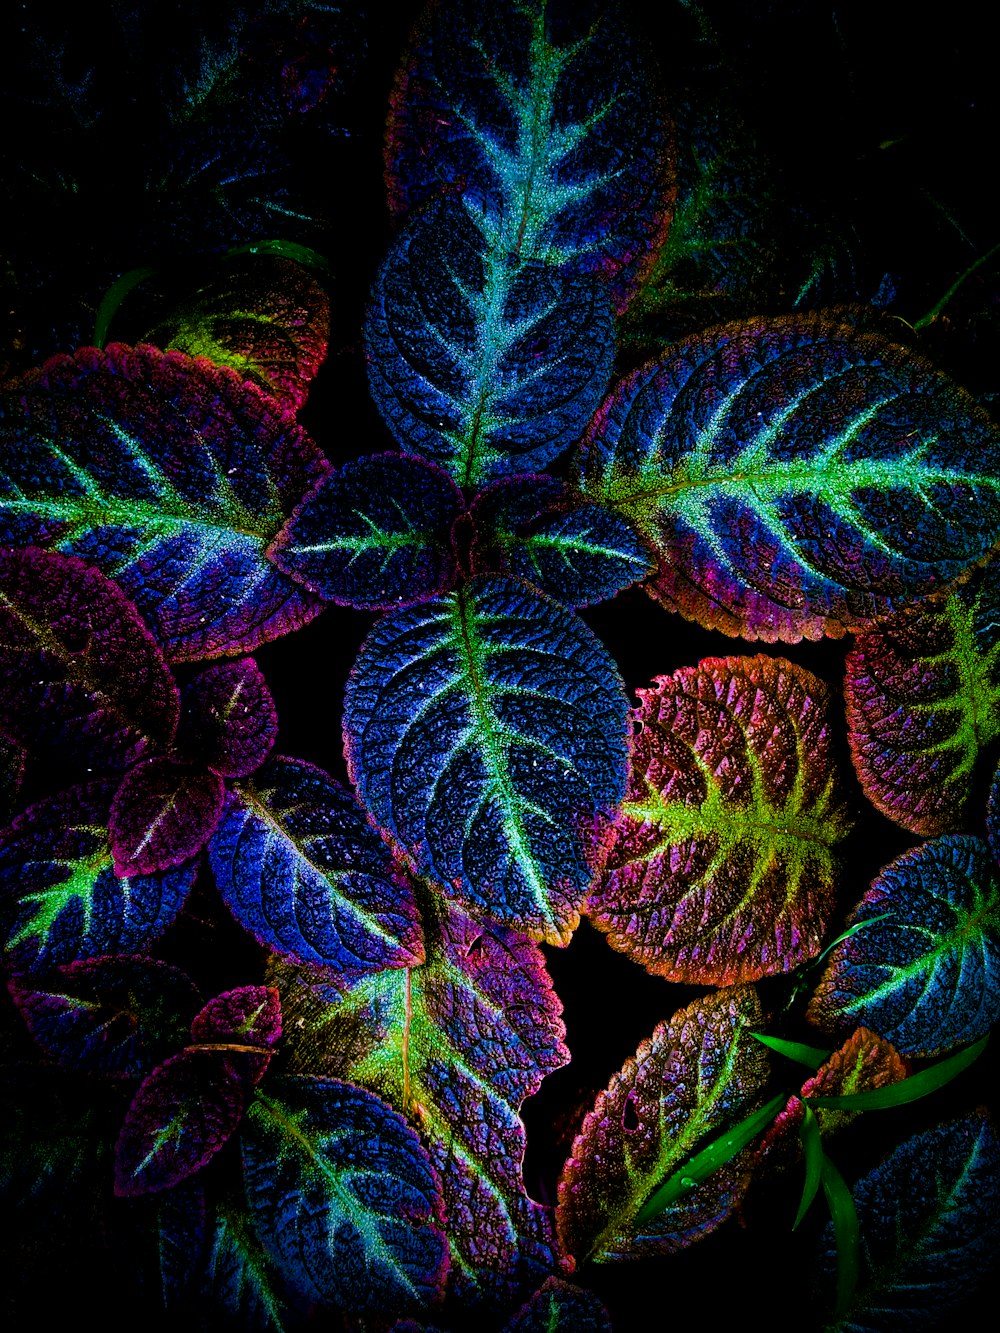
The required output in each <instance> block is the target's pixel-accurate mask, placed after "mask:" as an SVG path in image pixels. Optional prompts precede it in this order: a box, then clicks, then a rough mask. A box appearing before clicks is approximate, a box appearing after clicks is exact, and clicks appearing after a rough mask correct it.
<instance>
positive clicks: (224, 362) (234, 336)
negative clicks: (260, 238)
mask: <svg viewBox="0 0 1000 1333" xmlns="http://www.w3.org/2000/svg"><path fill="white" fill-rule="evenodd" d="M329 336H330V302H329V300H328V299H327V295H326V293H325V292H324V290H323V288H322V287H321V286H320V285H319V283H318V282H317V281H316V279H315V278H314V277H312V275H311V274H310V273H308V272H307V270H306V269H304V268H302V267H301V266H300V265H299V264H296V263H293V262H292V261H291V260H289V259H282V258H279V257H277V256H273V255H270V254H260V255H254V256H246V257H243V256H235V255H234V256H232V257H231V258H229V259H228V262H227V263H226V265H225V267H224V268H222V269H220V270H219V271H218V273H217V275H216V276H215V277H213V278H212V279H211V280H210V281H209V282H208V283H206V284H204V285H202V286H200V287H199V288H198V290H197V291H195V292H193V293H191V294H190V295H189V296H188V297H187V298H186V299H185V300H183V301H182V302H181V303H180V304H179V305H178V306H177V307H176V308H175V309H173V310H171V311H170V313H169V315H168V316H167V317H166V318H165V319H161V320H160V321H159V322H158V323H157V324H156V326H155V327H154V328H153V329H151V330H150V332H149V333H148V334H147V335H146V337H145V338H144V339H143V342H149V343H153V344H154V345H155V346H157V347H162V348H163V349H164V350H165V351H180V352H186V353H188V354H189V355H190V356H196V357H201V356H203V357H206V358H207V359H208V360H209V361H212V362H214V363H215V364H216V365H218V366H229V367H231V368H232V369H233V370H235V371H236V373H237V374H238V375H240V376H241V377H242V378H243V379H247V380H251V381H252V382H253V383H254V384H257V385H258V386H259V387H260V388H261V389H263V390H264V392H265V393H266V394H267V395H268V396H269V397H271V398H274V399H277V400H278V401H279V402H281V403H283V404H286V405H287V406H288V407H291V408H293V409H297V408H300V407H302V405H303V404H304V403H305V400H306V398H307V396H308V394H309V386H310V384H311V382H312V380H313V379H314V378H315V376H316V372H317V371H318V370H319V368H320V366H321V365H322V364H323V360H324V358H325V356H326V347H327V341H328V339H329Z"/></svg>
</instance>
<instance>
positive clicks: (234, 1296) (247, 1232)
mask: <svg viewBox="0 0 1000 1333" xmlns="http://www.w3.org/2000/svg"><path fill="white" fill-rule="evenodd" d="M176 1192H177V1191H176V1190H171V1192H170V1195H173V1194H175V1193H176ZM168 1197H170V1196H168ZM204 1270H205V1271H204V1273H203V1275H202V1280H201V1286H200V1291H199V1295H200V1297H201V1300H202V1302H203V1303H204V1304H206V1305H208V1306H209V1308H214V1309H215V1310H217V1311H220V1312H224V1313H225V1314H226V1315H228V1316H231V1317H232V1319H233V1321H234V1326H235V1327H239V1328H240V1329H244V1330H247V1333H258V1330H259V1333H265V1330H267V1331H268V1333H270V1331H272V1330H274V1331H275V1333H283V1330H284V1329H285V1328H286V1315H285V1299H286V1293H285V1291H284V1283H283V1282H282V1280H281V1277H280V1274H279V1273H278V1272H277V1271H276V1268H275V1265H274V1262H273V1261H272V1259H271V1258H270V1256H269V1255H268V1254H267V1253H266V1251H265V1249H264V1247H263V1245H262V1244H261V1242H260V1240H259V1239H258V1238H257V1235H256V1233H255V1232H254V1229H253V1224H252V1221H251V1218H250V1216H249V1213H248V1210H247V1205H246V1203H245V1202H244V1200H243V1199H237V1198H230V1197H228V1196H224V1197H223V1198H222V1199H221V1201H220V1203H219V1205H218V1206H217V1209H216V1214H215V1218H214V1221H213V1225H212V1229H211V1234H210V1237H209V1246H208V1257H207V1259H206V1262H205V1264H204Z"/></svg>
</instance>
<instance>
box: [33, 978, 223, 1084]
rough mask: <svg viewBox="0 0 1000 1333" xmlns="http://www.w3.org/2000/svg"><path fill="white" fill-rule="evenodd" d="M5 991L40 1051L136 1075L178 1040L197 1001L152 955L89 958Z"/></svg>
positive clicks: (190, 987)
mask: <svg viewBox="0 0 1000 1333" xmlns="http://www.w3.org/2000/svg"><path fill="white" fill-rule="evenodd" d="M10 989H11V994H12V995H13V997H14V1002H15V1004H16V1005H17V1007H18V1009H20V1011H21V1015H22V1017H23V1018H24V1020H25V1022H26V1023H27V1025H28V1030H29V1031H30V1032H31V1035H32V1036H33V1037H34V1039H35V1041H36V1042H37V1043H38V1045H39V1046H40V1047H41V1049H42V1050H43V1051H44V1052H45V1054H46V1055H47V1056H49V1057H50V1058H51V1059H53V1060H55V1061H56V1062H57V1063H58V1064H61V1065H62V1066H64V1067H65V1068H68V1069H85V1070H90V1071H92V1072H94V1073H100V1074H113V1075H116V1076H120V1077H124V1078H138V1077H141V1076H142V1075H143V1074H148V1073H149V1072H150V1071H151V1070H152V1069H153V1068H154V1066H155V1065H157V1064H159V1062H160V1061H161V1060H162V1059H164V1058H165V1057H166V1056H167V1055H169V1054H170V1053H171V1052H172V1051H176V1050H177V1048H178V1047H179V1046H182V1045H183V1044H184V1042H185V1040H186V1038H187V1031H188V1025H189V1023H190V1022H191V1018H192V1016H193V1014H194V1012H195V1010H196V1009H197V1007H198V992H197V990H196V989H195V986H194V983H193V982H192V981H191V979H190V978H189V977H187V976H185V975H184V973H183V972H181V971H179V970H178V969H177V968H175V967H170V966H168V965H167V964H166V963H160V962H157V961H156V960H155V959H152V958H135V957H119V958H94V959H87V960H84V961H82V962H78V963H68V964H66V965H65V966H63V967H58V968H56V969H54V970H53V971H52V972H51V973H48V974H47V975H46V976H45V977H42V978H38V979H35V978H27V977H21V978H17V977H15V978H13V979H12V981H11V983H10Z"/></svg>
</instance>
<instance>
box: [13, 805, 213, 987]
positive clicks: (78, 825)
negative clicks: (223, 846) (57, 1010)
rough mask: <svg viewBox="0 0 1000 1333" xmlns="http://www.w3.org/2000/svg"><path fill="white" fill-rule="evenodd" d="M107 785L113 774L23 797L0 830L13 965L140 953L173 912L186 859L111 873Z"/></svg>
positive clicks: (183, 888)
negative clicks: (32, 800) (18, 811)
mask: <svg viewBox="0 0 1000 1333" xmlns="http://www.w3.org/2000/svg"><path fill="white" fill-rule="evenodd" d="M113 791H114V783H110V784H109V783H97V782H95V783H89V784H87V785H86V786H82V787H74V788H71V789H70V790H69V791H65V792H62V793H60V795H58V796H53V797H51V798H49V799H48V800H45V801H40V802H39V803H38V804H37V805H33V806H30V807H29V808H28V810H26V811H25V813H24V814H23V815H20V816H19V817H18V818H17V819H15V821H14V822H13V824H11V826H10V828H9V829H8V830H7V831H6V832H5V833H4V834H3V836H2V837H0V934H2V938H3V946H4V949H5V951H6V953H7V956H8V958H9V960H10V962H11V965H12V966H13V967H14V968H15V969H16V970H19V971H29V970H34V969H43V968H47V967H52V966H55V965H57V964H62V963H71V962H74V961H75V960H76V959H80V958H96V957H100V956H101V955H104V954H117V953H120V954H129V953H137V952H139V951H140V950H142V949H145V948H146V947H147V946H148V945H149V944H150V943H151V942H152V941H153V940H154V939H156V937H157V936H158V935H160V934H161V933H162V932H163V931H164V930H166V928H167V926H168V925H169V924H170V923H171V921H173V919H174V918H175V917H176V915H177V913H178V912H179V911H180V909H181V906H182V905H183V902H184V899H185V898H186V897H187V894H188V890H189V889H190V887H191V883H192V881H193V879H194V867H193V866H181V867H180V868H179V869H176V870H168V871H167V872H166V873H165V874H162V875H138V876H135V877H134V878H129V879H121V878H119V877H118V876H117V875H116V874H115V871H114V867H113V864H112V857H111V847H110V845H109V841H108V811H109V809H110V806H111V796H112V793H113Z"/></svg>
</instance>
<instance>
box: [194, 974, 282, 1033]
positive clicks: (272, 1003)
mask: <svg viewBox="0 0 1000 1333" xmlns="http://www.w3.org/2000/svg"><path fill="white" fill-rule="evenodd" d="M280 1037H281V1002H280V1000H279V999H278V992H277V991H276V990H275V988H274V987H273V986H237V987H236V989H235V990H228V991H224V992H223V994H222V995H216V996H214V998H213V999H211V1000H209V1002H208V1003H207V1004H206V1005H205V1006H204V1008H202V1009H201V1010H199V1012H198V1013H197V1014H196V1015H195V1017H194V1020H193V1022H192V1024H191V1039H192V1040H193V1041H198V1042H206V1041H208V1042H211V1041H233V1042H235V1041H243V1042H247V1043H248V1044H250V1045H253V1046H265V1047H266V1046H274V1044H275V1043H276V1042H277V1041H278V1039H279V1038H280Z"/></svg>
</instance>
